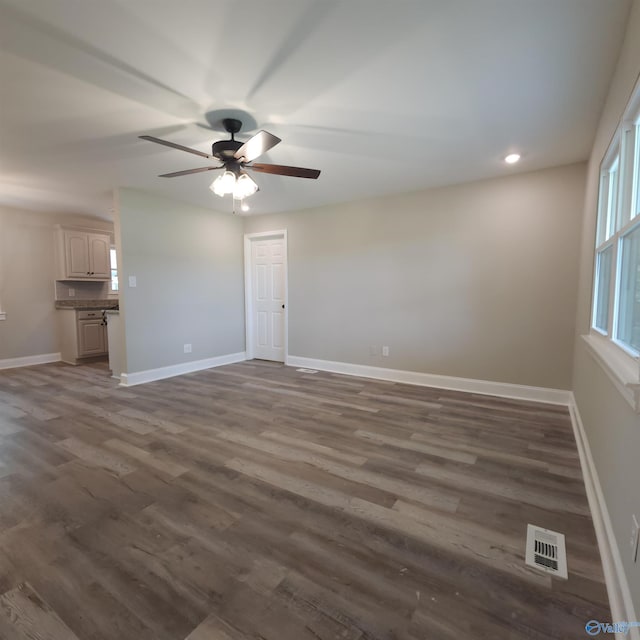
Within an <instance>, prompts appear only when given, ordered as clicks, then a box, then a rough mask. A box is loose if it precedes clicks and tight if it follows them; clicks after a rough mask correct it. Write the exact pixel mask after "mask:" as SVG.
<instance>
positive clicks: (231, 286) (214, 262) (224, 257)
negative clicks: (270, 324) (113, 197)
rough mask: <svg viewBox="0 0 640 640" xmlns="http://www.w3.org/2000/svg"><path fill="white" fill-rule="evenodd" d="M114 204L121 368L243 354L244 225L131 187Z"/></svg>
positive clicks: (138, 368) (136, 369)
mask: <svg viewBox="0 0 640 640" xmlns="http://www.w3.org/2000/svg"><path fill="white" fill-rule="evenodd" d="M117 200H118V204H117V206H116V217H117V218H118V219H117V220H116V236H117V237H119V242H120V243H121V246H120V247H119V249H120V252H119V256H118V258H119V260H120V265H119V271H120V282H121V283H122V284H121V288H120V308H121V311H122V316H123V320H124V323H125V339H126V364H125V367H124V371H125V372H127V373H135V372H139V371H145V370H148V369H156V368H159V367H165V366H169V365H175V364H180V363H184V362H190V361H193V360H203V359H205V358H211V357H214V356H220V355H226V354H230V353H237V352H241V351H244V280H243V277H244V276H243V258H242V221H241V220H240V219H239V218H236V217H234V216H231V215H230V214H228V213H216V212H214V211H210V210H208V209H201V208H199V207H194V206H191V205H187V204H183V203H179V202H175V201H172V200H168V199H166V198H160V197H157V196H153V195H151V194H149V193H146V192H144V191H138V190H134V189H120V190H119V192H118V197H117ZM131 275H135V276H136V279H137V286H136V287H135V288H130V287H129V286H128V278H129V276H131ZM185 343H189V344H191V345H192V348H193V351H192V353H184V350H183V346H184V344H185Z"/></svg>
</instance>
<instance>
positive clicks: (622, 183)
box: [582, 81, 640, 413]
mask: <svg viewBox="0 0 640 640" xmlns="http://www.w3.org/2000/svg"><path fill="white" fill-rule="evenodd" d="M600 167H601V168H600V184H599V190H598V215H597V221H596V225H597V226H596V241H595V244H596V246H595V250H594V262H593V288H592V299H591V319H590V331H589V334H588V335H585V336H582V337H583V339H584V340H585V342H586V343H587V345H588V347H589V351H590V353H591V355H592V356H593V357H594V358H595V359H596V361H597V362H598V363H599V364H600V365H601V366H602V368H603V369H604V371H605V373H606V374H607V375H608V376H609V378H610V379H611V380H612V381H613V383H614V384H615V386H616V388H617V389H618V390H619V391H620V392H621V393H622V395H623V396H624V398H625V399H626V400H627V401H628V402H629V404H630V405H631V406H632V407H633V408H634V410H635V411H636V412H638V413H640V350H637V349H634V348H633V347H632V346H630V345H628V344H625V343H624V342H623V341H622V340H620V339H619V337H618V325H619V309H620V304H619V303H620V283H621V275H622V272H621V270H622V242H623V239H624V238H625V236H626V235H627V234H629V233H631V232H632V231H634V230H635V229H636V228H637V227H638V225H640V81H639V82H638V84H637V85H636V88H635V89H634V92H633V94H632V98H631V100H630V101H629V104H628V105H627V108H626V110H625V112H624V115H623V118H622V120H621V121H620V123H619V125H618V128H617V129H616V132H615V135H614V136H613V139H612V141H611V144H610V146H609V149H608V150H607V152H606V154H605V156H604V158H603V159H602V163H601V165H600ZM612 176H613V183H614V184H613V186H614V188H613V189H611V186H612ZM609 247H612V249H613V257H612V269H611V282H610V295H609V307H608V310H607V313H608V320H607V328H606V330H603V329H602V328H598V327H596V318H597V311H598V309H597V306H598V300H597V294H598V288H597V287H598V275H599V274H598V256H599V255H600V254H601V253H602V252H603V251H604V250H606V249H608V248H609Z"/></svg>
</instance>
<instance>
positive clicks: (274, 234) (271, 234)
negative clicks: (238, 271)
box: [244, 229, 289, 364]
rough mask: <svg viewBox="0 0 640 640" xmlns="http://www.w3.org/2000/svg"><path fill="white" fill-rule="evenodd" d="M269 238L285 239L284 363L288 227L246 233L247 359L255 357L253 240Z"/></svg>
mask: <svg viewBox="0 0 640 640" xmlns="http://www.w3.org/2000/svg"><path fill="white" fill-rule="evenodd" d="M268 238H274V239H275V238H282V239H283V240H284V267H285V268H284V300H285V303H284V363H285V364H289V248H288V242H287V230H286V229H277V230H276V231H261V232H259V233H245V234H244V314H245V322H244V327H245V349H246V354H247V358H246V359H247V360H252V359H253V358H254V348H253V335H254V332H253V286H252V278H251V273H252V269H251V242H252V241H253V240H267V239H268Z"/></svg>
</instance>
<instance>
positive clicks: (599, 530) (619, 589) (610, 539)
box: [569, 394, 640, 640]
mask: <svg viewBox="0 0 640 640" xmlns="http://www.w3.org/2000/svg"><path fill="white" fill-rule="evenodd" d="M571 395H572V401H571V404H570V405H569V413H570V414H571V424H572V426H573V433H574V435H575V438H576V444H577V445H578V454H579V455H580V466H581V467H582V475H583V477H584V486H585V489H586V491H587V499H588V501H589V508H590V510H591V518H592V520H593V526H594V528H595V530H596V538H597V539H598V548H599V549H600V558H601V559H602V569H603V571H604V578H605V582H606V584H607V592H608V594H609V606H610V607H611V617H612V620H611V622H624V621H626V622H635V621H636V620H638V618H636V614H635V610H634V606H633V599H632V598H631V591H630V590H629V583H628V582H627V576H626V575H625V572H624V567H623V565H622V558H621V556H620V549H619V548H618V543H617V541H616V538H615V535H614V533H613V526H612V525H611V518H610V517H609V510H608V509H607V504H606V502H605V499H604V494H603V493H602V487H601V486H600V479H599V478H598V472H597V470H596V466H595V463H594V461H593V456H592V455H591V447H590V446H589V440H588V438H587V434H586V432H585V430H584V424H583V423H582V418H581V417H580V412H579V411H578V406H577V405H576V402H575V398H574V397H573V394H571ZM601 622H605V621H604V620H603V621H601ZM607 622H608V621H607ZM616 638H619V639H622V638H626V640H640V632H639V630H638V628H637V627H632V628H630V629H629V632H628V633H627V634H624V635H623V634H622V633H616Z"/></svg>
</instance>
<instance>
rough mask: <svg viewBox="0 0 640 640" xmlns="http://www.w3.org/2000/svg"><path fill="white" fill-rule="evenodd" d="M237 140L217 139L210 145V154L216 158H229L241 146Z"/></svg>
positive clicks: (223, 159)
mask: <svg viewBox="0 0 640 640" xmlns="http://www.w3.org/2000/svg"><path fill="white" fill-rule="evenodd" d="M242 144H243V143H242V142H240V141H238V140H218V142H214V143H213V144H212V145H211V155H212V156H214V157H215V158H218V160H222V162H224V161H225V160H231V158H233V154H234V153H235V152H236V151H237V150H238V149H239V148H240V147H241V146H242Z"/></svg>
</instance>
